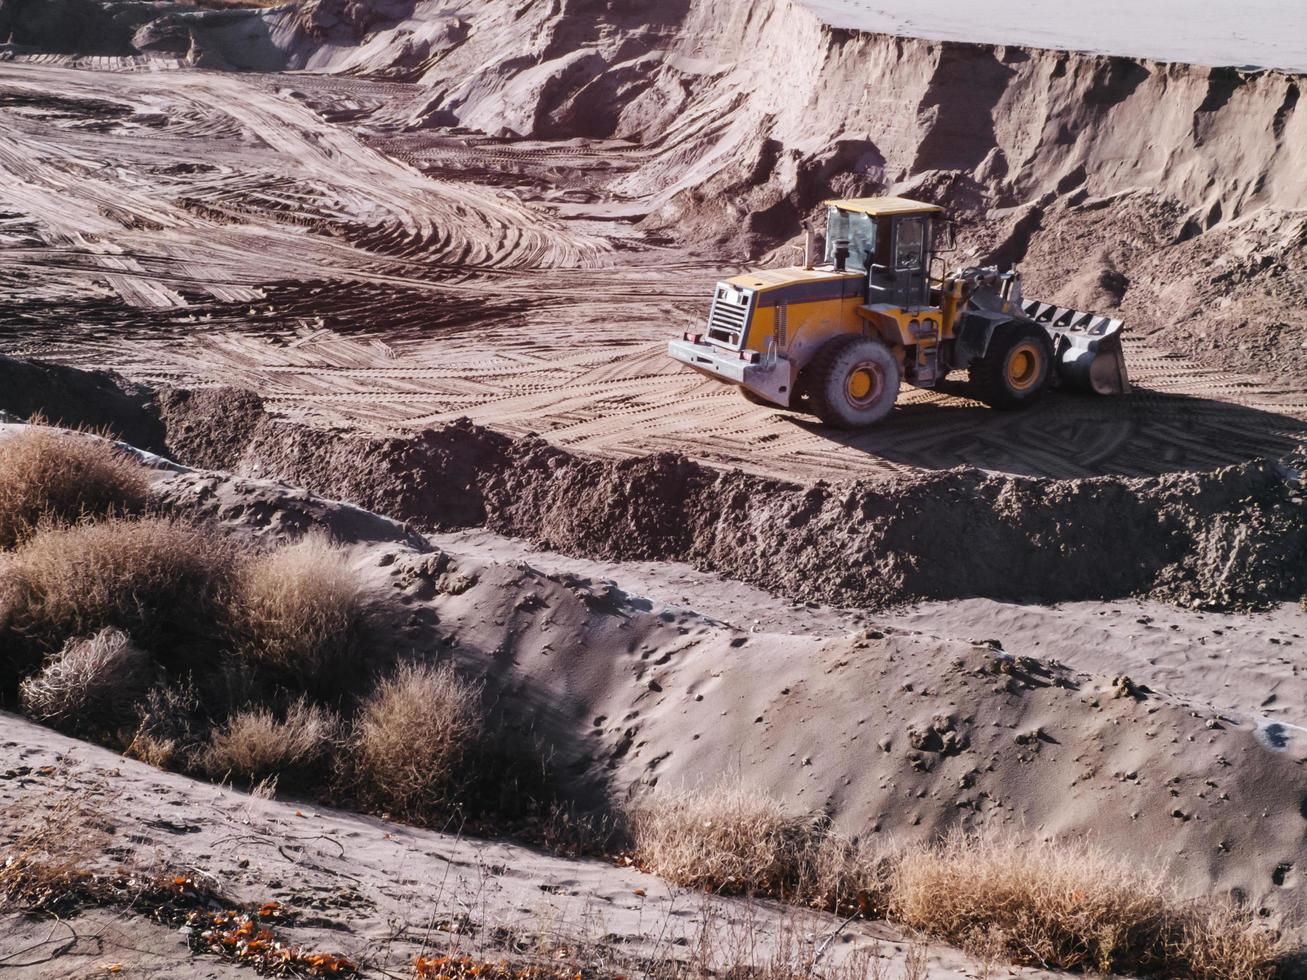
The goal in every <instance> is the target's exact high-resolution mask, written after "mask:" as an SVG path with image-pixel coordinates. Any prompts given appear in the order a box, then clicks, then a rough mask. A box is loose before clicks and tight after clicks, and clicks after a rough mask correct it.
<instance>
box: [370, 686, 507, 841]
mask: <svg viewBox="0 0 1307 980" xmlns="http://www.w3.org/2000/svg"><path fill="white" fill-rule="evenodd" d="M480 698H481V688H480V687H479V686H478V685H475V684H471V683H468V682H467V681H464V680H462V679H460V678H459V676H458V675H457V674H456V673H455V672H454V670H453V668H452V667H450V666H449V665H448V664H445V665H442V666H440V667H434V666H431V665H430V664H405V665H402V666H400V667H399V668H398V669H397V670H396V671H395V672H394V673H393V674H391V675H390V676H389V677H387V678H385V679H383V680H382V681H380V682H379V683H378V684H377V686H376V688H375V689H374V690H373V691H372V693H371V695H369V697H368V699H367V700H366V701H365V702H364V703H363V705H362V707H361V709H360V711H359V714H358V717H357V719H356V720H355V723H354V729H353V733H352V737H351V752H350V756H351V758H350V764H351V770H352V772H351V775H352V780H353V782H354V784H355V788H356V792H357V794H358V795H359V797H360V799H361V800H362V801H363V802H364V803H365V804H367V805H370V806H373V807H376V808H379V809H381V810H384V811H386V812H388V813H391V814H394V815H397V816H408V817H412V818H417V819H421V818H423V817H428V816H431V815H433V814H434V813H436V812H438V811H439V810H440V808H442V807H444V806H446V805H448V803H449V802H450V801H451V799H452V797H453V794H454V790H455V789H456V787H457V783H458V781H459V777H460V775H461V774H460V772H459V768H460V764H461V763H462V762H463V760H464V759H465V758H466V756H467V754H468V752H469V751H470V750H471V749H472V748H473V746H474V743H475V742H476V740H477V737H478V736H479V735H480V733H481V731H482V728H483V722H482V715H481V705H480Z"/></svg>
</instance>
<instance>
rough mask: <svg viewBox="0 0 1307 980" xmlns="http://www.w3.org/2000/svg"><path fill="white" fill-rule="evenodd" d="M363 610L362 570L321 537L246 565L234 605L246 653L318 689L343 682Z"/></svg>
mask: <svg viewBox="0 0 1307 980" xmlns="http://www.w3.org/2000/svg"><path fill="white" fill-rule="evenodd" d="M363 615H364V604H363V591H362V585H361V583H360V581H359V577H358V575H357V574H356V573H355V572H354V571H353V569H351V568H350V566H349V563H348V561H347V559H346V555H345V552H344V551H343V550H341V549H340V548H338V547H336V546H335V545H333V544H332V543H331V542H330V541H329V540H328V539H327V538H326V537H325V536H322V535H319V534H310V535H307V536H305V537H304V538H302V539H301V540H299V541H298V542H296V543H295V544H292V545H289V546H288V547H285V548H282V549H280V550H279V551H275V552H272V553H271V554H268V555H263V556H261V557H259V558H256V559H255V560H254V561H252V562H250V563H249V564H248V565H246V566H245V568H244V569H243V570H242V572H241V574H240V576H239V578H238V581H237V586H236V589H235V592H234V593H233V596H232V602H231V609H230V618H231V623H232V628H233V630H234V631H235V635H236V643H237V647H238V649H239V651H240V653H241V654H242V655H243V656H245V657H246V658H248V659H249V660H251V661H253V662H255V663H258V664H262V665H264V666H268V667H272V668H274V669H275V670H277V671H278V672H281V673H284V674H288V675H290V676H292V677H293V678H294V679H295V680H297V681H298V682H300V683H301V684H308V685H310V686H313V687H316V688H323V687H327V688H329V687H331V686H332V685H333V682H338V681H339V680H340V678H339V674H340V672H341V668H342V667H344V666H346V664H345V658H346V657H347V656H348V654H349V652H350V650H351V648H352V647H353V646H354V644H355V643H356V641H357V638H358V633H359V630H360V628H361V626H362V623H363Z"/></svg>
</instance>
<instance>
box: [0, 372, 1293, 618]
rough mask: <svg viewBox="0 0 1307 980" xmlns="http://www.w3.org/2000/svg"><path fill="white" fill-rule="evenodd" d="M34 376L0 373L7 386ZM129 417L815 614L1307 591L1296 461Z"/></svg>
mask: <svg viewBox="0 0 1307 980" xmlns="http://www.w3.org/2000/svg"><path fill="white" fill-rule="evenodd" d="M31 370H32V368H30V367H29V366H26V365H24V364H23V363H22V362H16V361H12V360H10V359H4V360H3V361H0V371H2V372H3V374H4V376H8V375H10V374H11V373H12V374H14V375H15V376H26V375H27V373H29V372H30V371H31ZM40 371H41V372H42V373H43V374H46V375H48V376H51V377H57V378H66V379H70V380H67V381H65V382H63V383H62V384H61V385H60V386H58V387H55V388H54V389H53V390H54V391H55V393H56V394H55V395H53V396H51V397H48V398H47V399H46V400H45V401H44V402H43V407H44V410H45V412H46V414H47V415H48V416H50V417H51V418H52V419H53V420H57V421H64V422H69V423H78V422H80V421H82V416H81V415H80V411H81V407H80V406H81V403H80V402H78V401H77V400H76V399H71V400H67V401H64V402H61V401H59V400H58V392H59V391H63V390H74V391H80V390H83V389H86V388H88V387H89V388H95V387H97V386H103V385H109V386H111V387H112V386H113V385H115V384H116V382H114V381H113V379H106V378H96V379H94V380H90V379H85V378H83V377H82V373H81V372H76V371H73V370H71V369H67V368H55V367H52V366H45V367H42V368H41V369H40ZM129 390H137V389H129ZM124 397H125V396H124ZM138 397H139V396H138ZM111 403H112V402H111V401H106V402H105V404H111ZM120 404H121V403H120ZM0 408H10V406H9V405H0ZM10 410H15V411H19V412H22V411H24V410H26V411H29V412H30V411H31V410H32V409H31V407H30V406H28V405H26V403H23V404H19V405H16V406H14V407H13V408H11V409H10ZM101 410H102V409H101ZM99 417H100V418H102V417H103V416H99ZM123 419H124V422H125V423H126V424H127V425H128V426H131V427H132V428H133V429H135V430H137V431H141V430H146V429H148V427H149V426H150V425H152V424H153V425H160V424H161V425H162V427H163V429H164V437H163V442H164V444H165V446H166V450H167V452H168V453H169V454H170V455H172V456H173V457H174V458H176V459H178V460H179V461H181V462H183V463H188V464H189V463H194V464H196V465H201V466H207V467H222V468H226V469H231V470H234V471H236V472H238V473H240V474H243V475H247V476H257V477H273V478H276V479H281V480H286V481H288V482H291V483H295V484H297V485H300V486H304V487H307V488H309V489H311V490H313V491H315V492H317V493H322V494H326V495H329V496H332V497H336V498H340V499H344V500H349V501H352V502H354V503H357V504H359V505H361V506H364V507H366V508H368V509H370V510H375V511H377V512H379V513H383V514H386V515H388V516H390V517H394V518H398V519H401V520H405V521H410V522H412V523H413V525H414V526H416V527H419V528H424V529H429V530H451V529H456V528H466V527H476V526H485V527H488V528H490V529H492V530H495V531H499V532H502V533H505V534H510V535H514V536H518V537H523V538H527V539H530V540H532V541H536V542H539V543H541V544H543V545H545V546H547V547H550V548H553V549H557V550H560V551H564V552H568V553H572V554H577V555H582V556H589V557H598V558H605V559H615V560H645V559H660V560H676V561H684V562H688V563H691V564H694V565H696V566H699V567H702V568H706V569H712V570H715V571H720V572H723V573H725V574H727V575H730V576H732V577H734V578H737V579H740V580H742V581H746V582H751V583H755V584H758V585H760V586H762V587H764V588H766V589H768V590H769V591H771V592H773V593H775V594H779V595H786V596H791V597H797V598H801V599H809V600H822V601H827V602H834V603H839V604H844V605H866V606H881V605H885V604H888V603H892V602H896V601H901V600H908V599H918V598H930V599H952V598H966V597H972V596H983V597H989V598H995V599H1024V600H1031V601H1043V602H1052V601H1061V600H1073V599H1092V598H1113V597H1121V596H1127V595H1141V594H1152V595H1156V596H1159V597H1163V598H1167V599H1171V600H1178V601H1183V602H1186V603H1191V604H1196V605H1197V604H1205V605H1212V606H1216V607H1233V606H1244V605H1259V604H1264V603H1267V602H1273V601H1277V600H1291V601H1296V600H1297V599H1298V598H1300V597H1301V596H1302V595H1303V594H1304V592H1307V505H1305V504H1304V496H1303V492H1304V491H1303V487H1302V478H1301V474H1300V473H1299V471H1298V470H1297V469H1295V468H1293V466H1291V465H1289V464H1288V463H1276V462H1271V461H1260V462H1254V463H1249V464H1245V465H1241V466H1231V467H1226V468H1223V469H1220V470H1217V471H1215V472H1212V473H1202V474H1200V473H1183V474H1172V475H1167V476H1163V477H1158V478H1153V479H1124V478H1115V477H1102V478H1097V479H1089V480H1046V479H1022V478H1017V477H1008V476H998V475H992V474H986V473H983V472H981V471H978V470H974V469H967V468H958V469H953V470H948V471H943V472H937V473H926V474H921V475H913V476H907V477H900V478H896V479H893V480H889V481H878V482H859V481H854V482H849V483H840V484H817V485H815V486H811V487H803V486H798V485H794V484H789V483H784V482H780V481H775V480H768V479H765V478H761V477H755V476H751V475H747V474H743V473H739V472H722V471H719V470H716V469H712V468H710V467H706V466H703V465H702V464H699V463H696V462H693V461H691V460H689V459H686V458H685V457H682V456H678V455H675V454H662V455H657V456H651V457H647V458H642V459H636V460H609V459H593V458H584V457H579V456H576V455H574V454H571V453H568V452H565V451H563V450H560V449H557V448H555V447H553V446H550V445H549V444H547V443H545V442H544V441H543V440H540V439H534V438H527V439H513V438H510V437H508V436H504V435H501V434H497V433H494V432H492V431H490V430H487V429H484V428H481V427H479V426H475V425H472V424H470V423H466V422H464V423H455V424H453V425H449V426H445V427H443V428H439V429H428V430H426V431H423V432H421V433H419V434H417V435H415V436H411V437H392V438H369V437H364V436H359V435H352V434H349V433H343V432H331V431H324V430H320V429H315V428H312V427H309V426H304V425H299V424H295V423H291V422H287V421H285V420H279V419H277V418H275V417H274V416H272V415H270V414H269V413H268V412H267V411H266V410H265V409H264V407H263V405H262V402H261V401H260V399H259V398H258V397H257V396H255V395H253V394H251V393H248V392H231V391H226V390H222V389H217V390H211V391H204V392H198V393H188V392H180V391H164V392H161V393H160V394H159V395H158V396H157V400H156V401H154V402H152V403H149V404H141V403H139V402H138V403H136V404H133V405H131V406H130V410H129V411H128V412H126V414H124V416H123ZM151 448H153V447H151Z"/></svg>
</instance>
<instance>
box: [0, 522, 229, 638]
mask: <svg viewBox="0 0 1307 980" xmlns="http://www.w3.org/2000/svg"><path fill="white" fill-rule="evenodd" d="M235 565H236V558H235V552H234V551H233V549H232V547H231V545H230V544H229V543H228V542H227V541H226V539H224V538H223V537H222V536H220V535H219V534H218V533H217V532H214V531H210V530H206V529H202V528H199V527H196V526H195V525H192V524H188V523H185V522H182V521H176V520H169V519H165V518H157V517H146V518H114V519H111V520H107V521H102V522H99V523H96V524H77V525H74V526H72V527H62V528H53V527H46V528H42V529H41V530H39V531H37V533H35V534H34V535H32V536H31V537H30V538H28V539H27V540H26V541H24V542H23V544H22V545H20V546H19V548H18V549H17V550H16V551H14V552H13V553H12V554H11V555H9V556H7V558H6V559H5V561H4V564H3V565H0V609H2V610H3V615H4V618H5V619H6V620H7V625H8V627H9V629H10V630H12V631H13V632H15V633H17V634H18V635H20V636H24V637H26V638H27V639H28V640H29V642H32V643H35V644H36V645H38V646H39V647H41V648H44V649H54V648H56V647H58V646H59V645H61V644H62V643H63V642H64V641H65V640H66V639H68V638H69V637H72V636H85V635H88V634H91V633H94V632H96V631H98V630H100V629H103V628H104V627H106V626H116V627H118V628H120V629H123V630H126V631H127V632H128V633H130V634H131V635H132V637H133V638H134V639H136V641H137V642H138V643H140V644H141V645H142V646H144V647H146V648H147V649H150V648H151V646H152V644H154V643H157V642H158V641H159V640H160V639H161V638H167V639H169V640H173V639H175V638H176V637H177V636H178V635H179V634H180V635H193V634H195V633H197V631H203V630H205V629H206V628H207V629H208V630H209V631H211V630H212V624H213V621H214V618H215V613H216V610H217V599H218V596H219V595H220V593H221V592H222V591H223V590H224V589H225V588H226V585H227V582H228V580H229V579H230V577H231V574H232V571H233V569H234V568H235Z"/></svg>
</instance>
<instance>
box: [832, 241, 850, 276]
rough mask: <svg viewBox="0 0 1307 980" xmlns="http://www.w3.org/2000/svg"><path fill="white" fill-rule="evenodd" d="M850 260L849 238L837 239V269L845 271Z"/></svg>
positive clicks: (837, 270)
mask: <svg viewBox="0 0 1307 980" xmlns="http://www.w3.org/2000/svg"><path fill="white" fill-rule="evenodd" d="M848 261H849V240H848V239H847V238H837V239H835V271H836V272H843V271H844V268H845V266H846V265H848Z"/></svg>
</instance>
